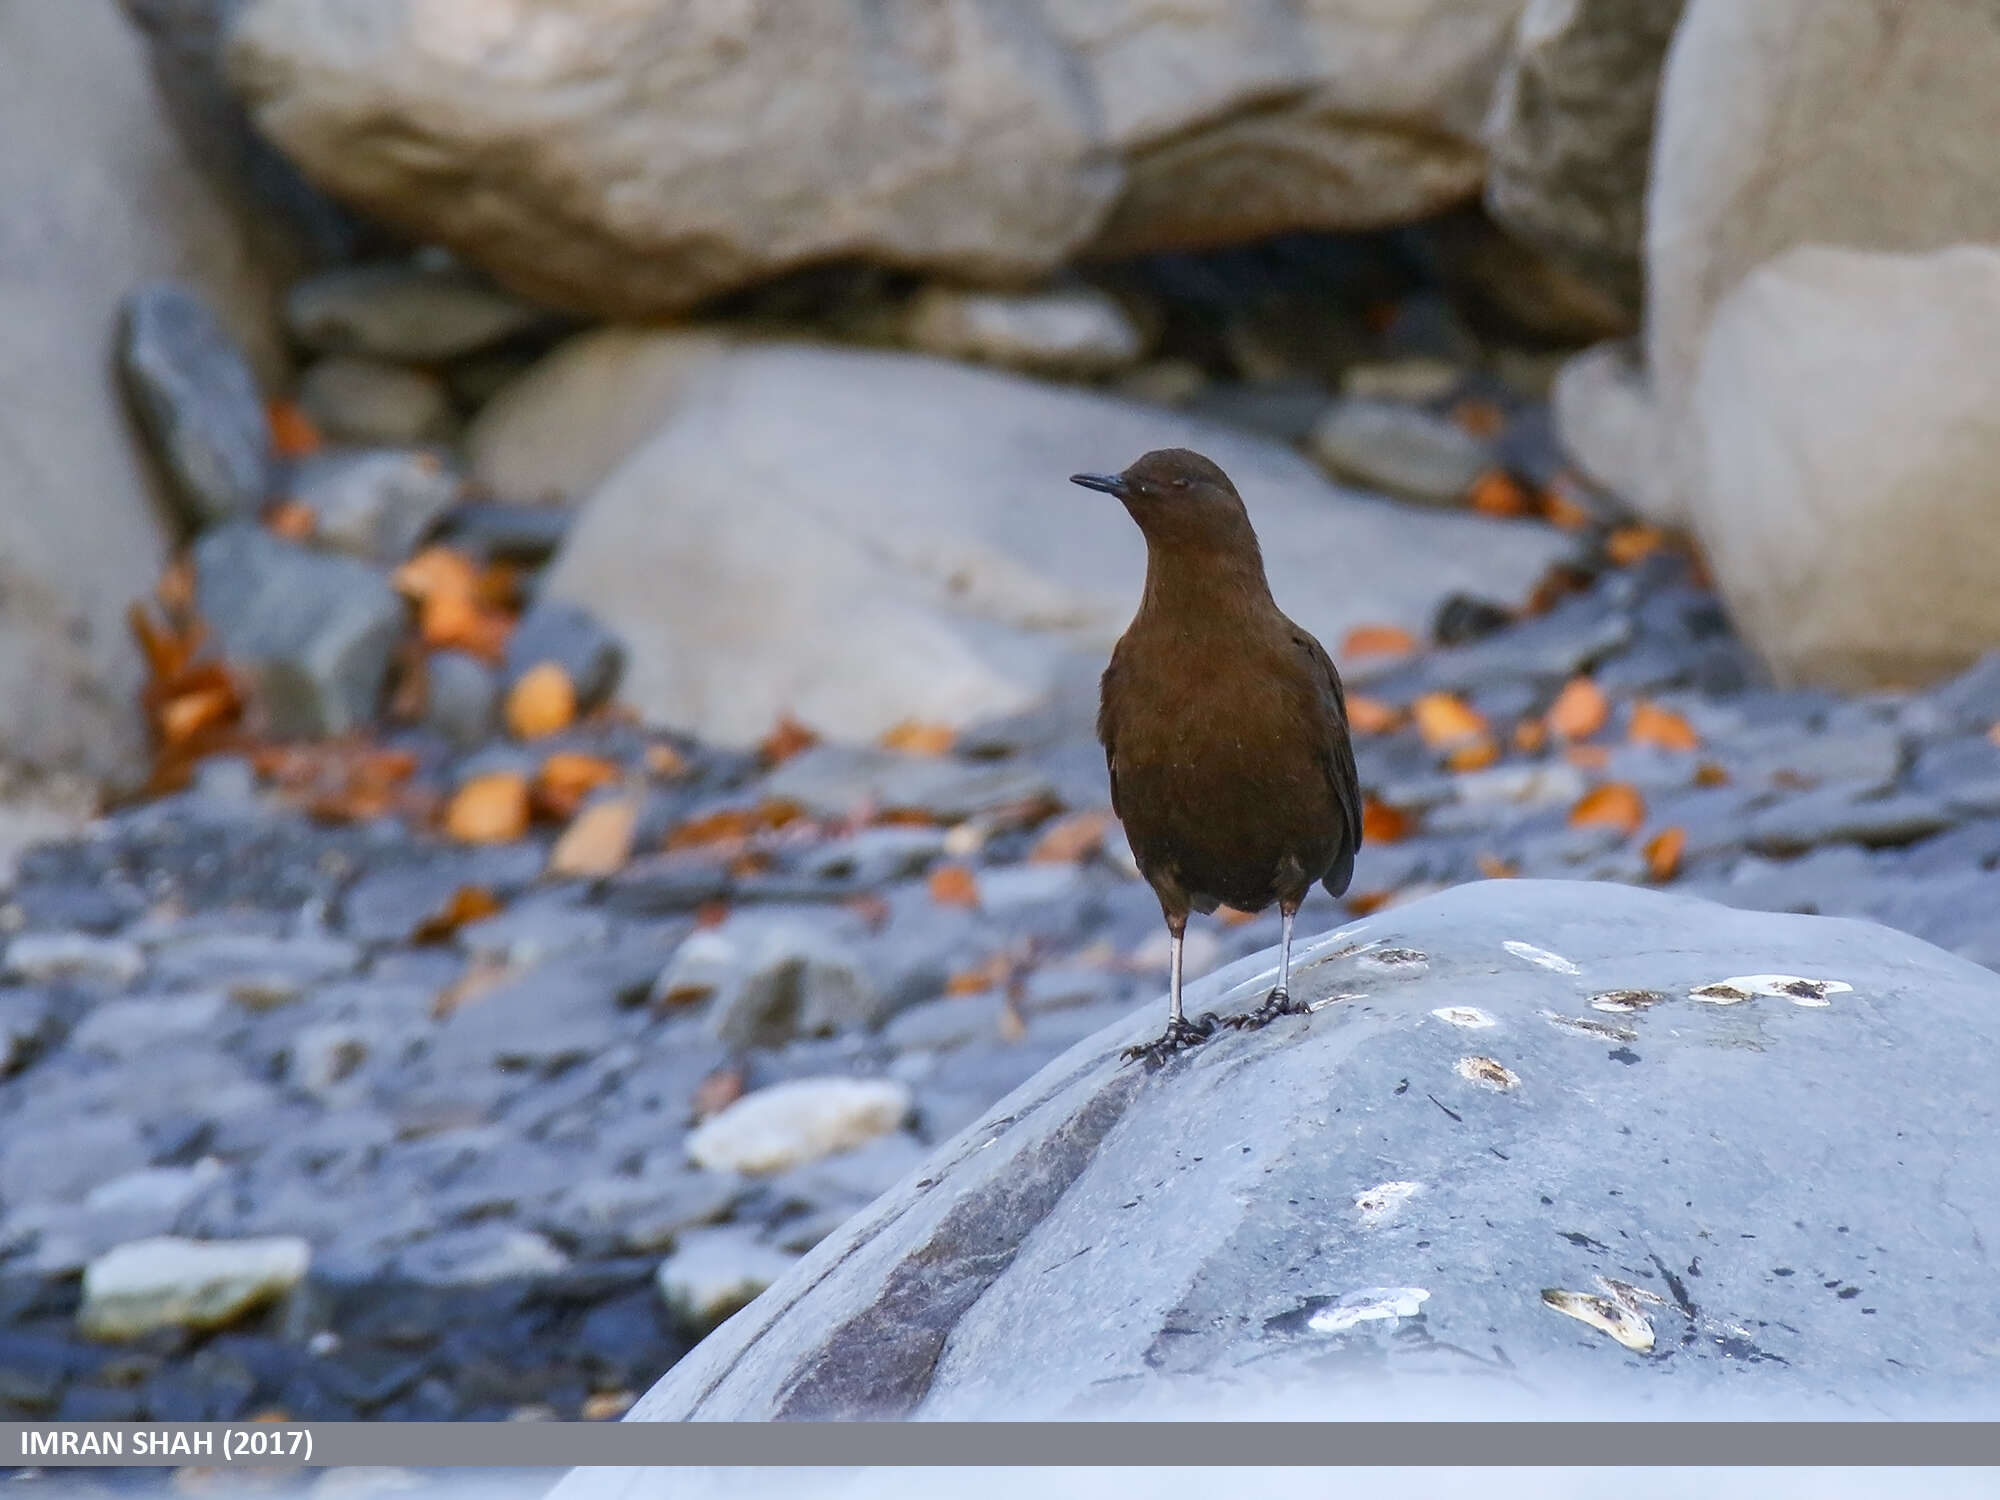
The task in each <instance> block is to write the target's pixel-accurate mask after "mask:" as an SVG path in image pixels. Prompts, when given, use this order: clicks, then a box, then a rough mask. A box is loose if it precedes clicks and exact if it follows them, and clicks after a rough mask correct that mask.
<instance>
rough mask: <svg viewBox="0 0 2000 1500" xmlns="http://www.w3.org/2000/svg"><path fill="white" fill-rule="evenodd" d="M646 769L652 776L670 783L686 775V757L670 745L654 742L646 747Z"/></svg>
mask: <svg viewBox="0 0 2000 1500" xmlns="http://www.w3.org/2000/svg"><path fill="white" fill-rule="evenodd" d="M646 769H647V771H648V772H650V773H651V774H652V775H654V776H658V777H661V778H663V779H665V780H668V781H672V780H673V779H674V778H675V777H677V776H685V775H687V770H688V763H687V757H686V756H685V755H683V754H681V753H680V751H678V750H676V749H675V748H674V747H673V746H672V745H669V744H667V743H665V742H664V741H662V740H655V741H654V742H653V743H652V744H650V745H648V746H647V747H646Z"/></svg>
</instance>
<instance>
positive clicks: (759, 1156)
mask: <svg viewBox="0 0 2000 1500" xmlns="http://www.w3.org/2000/svg"><path fill="white" fill-rule="evenodd" d="M909 1112H910V1090H909V1088H908V1086H907V1085H905V1084H901V1083H896V1082H893V1081H891V1080H889V1079H885V1078H797V1079H793V1080H791V1081H790V1082H787V1083H777V1084H773V1085H772V1086H771V1087H770V1088H767V1089H759V1090H757V1092H756V1093H754V1094H745V1095H744V1096H743V1097H742V1098H741V1099H738V1100H737V1101H736V1102H735V1103H734V1104H732V1105H730V1106H729V1107H728V1108H727V1109H725V1110H722V1111H721V1112H720V1113H719V1114H716V1115H714V1116H713V1117H712V1118H710V1119H709V1120H707V1121H705V1122H704V1123H703V1124H702V1125H700V1126H699V1127H698V1128H697V1129H695V1130H694V1131H693V1132H691V1133H690V1134H689V1136H688V1138H687V1152H688V1156H689V1158H690V1159H692V1160H693V1161H694V1163H695V1164H696V1165H697V1166H701V1167H706V1168H707V1169H708V1170H710V1171H712V1172H719V1171H734V1172H755V1173H765V1172H782V1171H784V1170H785V1168H787V1167H796V1166H798V1165H800V1164H801V1163H803V1162H809V1161H817V1160H819V1158H821V1157H823V1156H831V1155H833V1154H834V1153H835V1152H837V1151H847V1150H851V1149H853V1148H854V1147H856V1146H859V1145H863V1144H865V1143H866V1142H868V1141H872V1140H874V1139H875V1138H876V1137H877V1136H881V1135H886V1134H888V1133H889V1132H890V1131H892V1130H895V1129H897V1128H899V1127H900V1126H901V1125H902V1123H903V1118H904V1116H905V1115H907V1114H908V1113H909Z"/></svg>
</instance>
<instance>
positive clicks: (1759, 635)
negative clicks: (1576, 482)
mask: <svg viewBox="0 0 2000 1500" xmlns="http://www.w3.org/2000/svg"><path fill="white" fill-rule="evenodd" d="M1996 348H2000V248H1995V247H1992V246H1987V245H1961V246H1958V247H1956V248H1954V249H1950V250H1942V251H1938V252H1936V253H1934V254H1929V255H1888V254H1878V253H1865V252H1861V251H1852V250H1835V249H1829V248H1822V247H1816V246H1802V247H1800V248H1799V249H1796V250H1793V251H1791V252H1789V253H1788V254H1785V255H1782V256H1779V257H1778V258H1777V259H1776V260H1773V261H1770V262H1768V263H1767V264H1765V265H1763V266H1761V267H1759V268H1758V269H1757V270H1756V271H1754V272H1752V273H1751V275H1750V276H1749V277H1748V278H1746V279H1745V280H1744V281H1743V282H1742V284H1741V285H1740V286H1738V287H1737V288H1736V290H1735V291H1734V292H1733V293H1732V294H1731V295H1730V296H1728V297H1727V298H1725V299H1724V300H1723V303H1722V305H1721V307H1720V308H1719V309H1718V310H1717V312H1716V315H1715V319H1714V322H1713V324H1712V325H1711V327H1710V330H1709V335H1708V341H1707V346H1706V349H1705V351H1704V355H1703V358H1702V363H1701V368H1700V370H1699V372H1698V373H1697V375H1696V377H1695V383H1694V387H1693V390H1692V392H1691V394H1690V398H1689V403H1688V413H1687V421H1688V437H1689V440H1690V441H1689V443H1688V444H1687V450H1688V452H1687V456H1688V458H1689V459H1690V460H1691V471H1692V476H1693V478H1694V481H1695V482H1694V483H1693V484H1692V485H1691V486H1690V488H1689V498H1690V500H1691V502H1692V505H1693V508H1694V521H1695V525H1696V527H1697V529H1698V530H1699V531H1700V533H1701V537H1702V540H1703V542H1704V544H1705V545H1706V549H1707V554H1708V557H1709V560H1710V564H1711V566H1712V567H1713V569H1714V572H1715V579H1716V583H1717V585H1718V586H1719V587H1720V588H1721V590H1722V593H1723V597H1724V598H1725V599H1726V600H1727V601H1728V603H1729V608H1730V612H1731V613H1732V614H1733V615H1734V616H1735V618H1736V621H1737V623H1738V625H1739V626H1740V627H1741V628H1742V630H1743V632H1744V634H1745V635H1746V636H1747V637H1748V638H1749V640H1750V642H1751V644H1753V645H1754V646H1755V647H1756V648H1757V649H1758V651H1759V652H1760V653H1761V654H1762V656H1763V657H1764V659H1765V660H1766V661H1767V662H1769V663H1770V664H1771V666H1772V668H1773V670H1774V671H1775V672H1776V673H1777V675H1778V676H1779V677H1780V679H1782V680H1784V681H1788V682H1807V683H1814V684H1817V685H1820V686H1826V687H1835V688H1843V689H1850V690H1852V689H1858V688H1866V687H1877V686H1912V685H1917V684H1921V683H1926V682H1931V681H1935V680H1937V679H1939V678H1942V677H1946V676H1949V675H1951V674H1953V673H1955V672H1958V671H1961V670H1963V669H1964V668H1966V667H1969V666H1971V665H1972V663H1973V662H1974V661H1976V660H1978V659H1979V657H1980V656H1981V655H1983V654H1984V653H1985V652H1987V651H1989V650H1992V649H1993V648H1994V647H1996V646H2000V590H1996V589H1995V588H1994V586H1993V580H1994V578H1995V576H1996V574H2000V366H1996V365H1995V363H1994V357H1993V352H1994V350H1995V349H1996Z"/></svg>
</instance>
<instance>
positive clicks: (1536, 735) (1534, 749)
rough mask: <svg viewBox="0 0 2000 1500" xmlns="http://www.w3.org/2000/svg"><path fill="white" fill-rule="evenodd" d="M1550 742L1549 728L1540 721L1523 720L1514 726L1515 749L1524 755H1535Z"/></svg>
mask: <svg viewBox="0 0 2000 1500" xmlns="http://www.w3.org/2000/svg"><path fill="white" fill-rule="evenodd" d="M1548 742H1549V726H1548V725H1546V724H1544V723H1543V722H1542V721H1541V720H1540V719H1523V720H1522V721H1521V722H1520V723H1518V724H1516V725H1515V726H1514V748H1515V749H1516V750H1519V751H1520V752H1521V753H1522V754H1523V755H1534V754H1536V753H1538V752H1539V751H1540V750H1541V748H1542V746H1544V745H1546V744H1547V743H1548Z"/></svg>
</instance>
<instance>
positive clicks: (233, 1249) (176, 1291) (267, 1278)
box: [77, 1236, 312, 1339]
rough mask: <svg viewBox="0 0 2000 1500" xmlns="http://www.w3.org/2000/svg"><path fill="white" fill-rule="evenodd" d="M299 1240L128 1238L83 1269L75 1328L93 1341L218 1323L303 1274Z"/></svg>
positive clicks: (304, 1251)
mask: <svg viewBox="0 0 2000 1500" xmlns="http://www.w3.org/2000/svg"><path fill="white" fill-rule="evenodd" d="M311 1262H312V1248H311V1246H309V1245H308V1244H307V1243H306V1242H305V1241H304V1240H301V1239H293V1238H272V1239H258V1240H234V1241H229V1240H184V1239H175V1238H173V1237H171V1236H162V1237H160V1238H157V1239H149V1240H134V1241H133V1242H131V1243H130V1244H125V1245H120V1246H119V1247H118V1248H117V1249H115V1250H113V1251H111V1252H110V1253H109V1254H107V1255H103V1256H100V1257H99V1258H98V1259H96V1260H94V1261H92V1262H91V1263H90V1264H89V1265H88V1266H87V1267H85V1268H84V1273H83V1305H82V1307H81V1308H80V1309H78V1311H77V1325H78V1327H80V1328H81V1329H82V1330H83V1332H84V1333H86V1334H88V1335H89V1336H90V1337H92V1338H99V1339H132V1338H139V1337H141V1336H142V1335H144V1334H148V1333H151V1332H153V1331H154V1330H155V1329H160V1328H195V1329H206V1328H220V1327H222V1326H223V1325H225V1324H227V1323H231V1322H233V1321H235V1320H236V1319H237V1318H239V1317H241V1316H242V1315H243V1314H244V1313H246V1312H249V1311H250V1310H251V1309H253V1308H255V1307H257V1306H259V1305H261V1304H263V1303H266V1302H269V1301H271V1300H272V1299H273V1298H276V1297H279V1296H282V1295H284V1293H286V1292H288V1291H290V1290H291V1289H292V1288H293V1287H295V1286H297V1285H298V1284H299V1282H301V1281H302V1280H304V1279H305V1274H306V1268H307V1267H308V1266H309V1265H310V1264H311Z"/></svg>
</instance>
